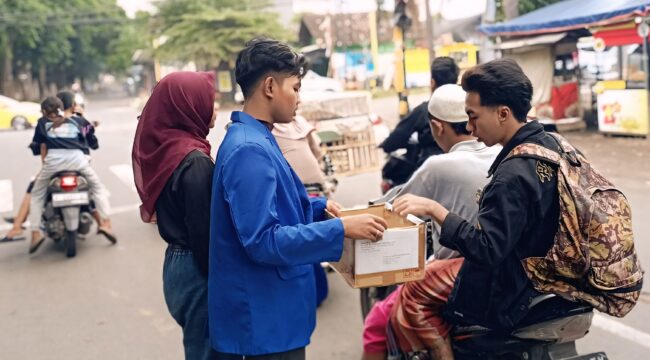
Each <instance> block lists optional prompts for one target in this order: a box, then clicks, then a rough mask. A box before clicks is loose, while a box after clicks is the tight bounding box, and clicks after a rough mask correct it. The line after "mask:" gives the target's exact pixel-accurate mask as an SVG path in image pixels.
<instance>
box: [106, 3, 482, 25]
mask: <svg viewBox="0 0 650 360" xmlns="http://www.w3.org/2000/svg"><path fill="white" fill-rule="evenodd" d="M413 1H417V2H419V3H422V2H424V1H426V0H413ZM273 2H274V3H277V4H279V5H281V6H283V7H284V6H286V5H287V4H288V3H291V2H293V10H294V12H296V13H299V12H320V13H327V12H330V13H337V12H368V11H372V10H374V9H375V8H376V6H377V2H376V0H294V1H292V0H275V1H273ZM486 2H487V0H429V3H430V7H431V11H432V12H433V13H442V15H443V17H444V18H445V19H449V20H452V19H457V18H464V17H470V16H474V15H478V14H480V13H482V12H483V11H484V10H485V7H486ZM117 3H118V4H119V5H120V6H122V7H123V8H124V10H125V11H126V13H127V15H128V16H130V17H133V16H134V14H135V12H136V11H138V10H152V9H153V8H154V7H153V5H151V3H152V0H117ZM384 3H385V5H384V9H386V10H389V11H390V10H392V9H393V4H394V2H393V1H391V0H385V1H384Z"/></svg>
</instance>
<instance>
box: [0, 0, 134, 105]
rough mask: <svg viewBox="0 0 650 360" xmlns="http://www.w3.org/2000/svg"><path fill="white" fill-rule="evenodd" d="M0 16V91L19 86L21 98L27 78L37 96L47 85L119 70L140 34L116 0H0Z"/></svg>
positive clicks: (44, 91)
mask: <svg viewBox="0 0 650 360" xmlns="http://www.w3.org/2000/svg"><path fill="white" fill-rule="evenodd" d="M0 14H1V15H0V68H1V76H0V92H2V93H11V95H15V94H16V91H12V89H11V88H12V87H16V86H15V85H20V86H22V87H23V91H22V93H23V97H27V96H29V94H27V92H26V91H25V89H24V87H25V86H28V85H30V81H29V79H30V77H31V78H35V79H38V84H39V90H40V91H39V92H38V94H39V95H36V97H39V96H43V95H44V94H45V93H46V92H47V89H48V88H49V85H50V84H55V85H56V87H63V86H66V85H68V84H70V83H71V82H72V81H74V80H75V79H80V80H81V81H82V82H83V81H84V79H87V78H93V77H95V76H97V74H99V73H100V72H104V71H117V72H119V71H124V70H125V68H126V67H128V64H127V62H128V61H125V59H130V57H131V56H132V54H133V52H134V50H135V49H136V48H137V47H138V46H140V45H141V44H142V43H143V42H142V41H138V39H139V38H141V34H146V32H142V31H141V32H136V31H133V30H132V27H133V26H135V24H134V23H133V22H131V21H129V19H127V17H126V15H125V13H124V11H123V10H122V8H120V7H119V6H118V5H117V3H116V0H66V2H65V6H62V3H61V1H60V0H0ZM17 75H20V77H21V81H15V80H14V79H15V78H16V76H17ZM12 85H14V86H12ZM31 93H33V92H31Z"/></svg>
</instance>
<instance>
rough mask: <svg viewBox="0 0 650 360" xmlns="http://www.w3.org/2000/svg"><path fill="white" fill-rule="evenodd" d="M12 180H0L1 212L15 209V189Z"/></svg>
mask: <svg viewBox="0 0 650 360" xmlns="http://www.w3.org/2000/svg"><path fill="white" fill-rule="evenodd" d="M11 184H12V182H11V180H7V179H3V180H0V213H5V212H7V213H8V212H12V211H14V191H13V188H12V186H11Z"/></svg>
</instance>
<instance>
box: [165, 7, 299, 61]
mask: <svg viewBox="0 0 650 360" xmlns="http://www.w3.org/2000/svg"><path fill="white" fill-rule="evenodd" d="M267 6H268V2H267V1H255V0H166V1H162V2H161V3H160V5H159V12H158V19H157V22H156V23H155V25H154V31H155V33H156V34H158V35H161V38H162V39H164V42H163V43H162V44H161V45H160V46H159V47H158V48H157V49H156V55H157V56H160V58H161V59H163V60H170V61H185V62H187V61H194V62H196V63H197V64H198V65H199V66H200V67H203V68H210V67H216V66H217V65H218V64H219V62H221V61H229V60H232V59H234V57H235V55H236V54H237V53H238V52H239V51H240V50H241V48H242V47H243V45H244V44H245V43H246V42H247V41H248V40H250V39H252V38H254V37H259V36H267V37H272V38H276V39H282V40H286V38H287V35H286V33H285V31H284V29H283V27H282V26H281V25H280V23H279V22H278V17H277V14H273V13H269V12H267V11H265V8H266V7H267Z"/></svg>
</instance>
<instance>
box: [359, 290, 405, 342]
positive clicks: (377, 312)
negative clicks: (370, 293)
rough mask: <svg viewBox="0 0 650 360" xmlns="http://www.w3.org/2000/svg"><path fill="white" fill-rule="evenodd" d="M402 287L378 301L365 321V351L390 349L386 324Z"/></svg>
mask: <svg viewBox="0 0 650 360" xmlns="http://www.w3.org/2000/svg"><path fill="white" fill-rule="evenodd" d="M400 289H401V287H398V288H397V289H396V290H395V291H393V292H392V293H390V294H389V295H388V296H387V297H386V299H384V300H382V301H379V302H377V303H376V304H375V305H374V306H373V307H372V309H370V312H369V313H368V316H366V320H365V321H364V323H363V352H365V353H368V354H384V353H386V351H387V350H388V349H387V348H388V347H387V345H386V341H387V336H386V326H388V317H389V316H390V312H391V311H392V310H393V305H395V301H396V300H397V297H398V296H399V293H400V291H401V290H400Z"/></svg>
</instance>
